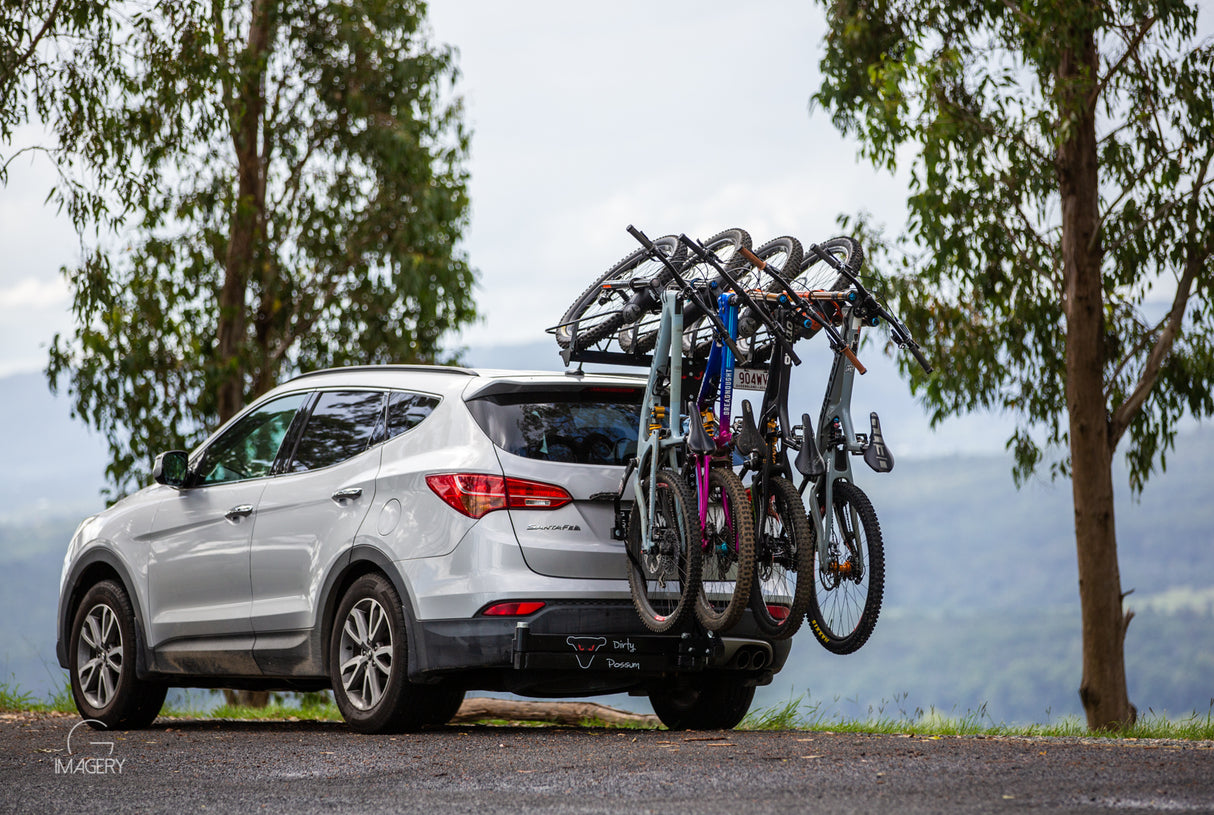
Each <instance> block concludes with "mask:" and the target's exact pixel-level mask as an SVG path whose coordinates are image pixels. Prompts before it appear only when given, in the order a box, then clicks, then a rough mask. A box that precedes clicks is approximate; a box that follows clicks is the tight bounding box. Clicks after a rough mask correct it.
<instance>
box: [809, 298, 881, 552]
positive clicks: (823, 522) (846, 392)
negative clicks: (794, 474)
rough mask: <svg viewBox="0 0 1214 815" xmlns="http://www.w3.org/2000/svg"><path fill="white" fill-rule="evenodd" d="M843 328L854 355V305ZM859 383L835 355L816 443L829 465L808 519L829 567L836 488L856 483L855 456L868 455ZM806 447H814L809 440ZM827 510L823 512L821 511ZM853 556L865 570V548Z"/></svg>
mask: <svg viewBox="0 0 1214 815" xmlns="http://www.w3.org/2000/svg"><path fill="white" fill-rule="evenodd" d="M842 312H843V325H842V327H841V330H840V332H839V333H840V334H841V335H842V337H843V342H844V343H845V344H846V345H847V347H849V348H850V349H851V350H852V352H853V353H854V352H855V351H856V350H858V348H859V346H860V330H861V328H862V326H863V323H862V321H861V319H860V317H859V316H857V314H856V313H855V312H856V310H855V308H854V307H853V306H851V305H845V306H843V307H842ZM855 380H856V366H855V365H853V364H852V363H851V361H850V360H849V359H848V358H847V357H846V356H844V355H843V354H841V353H836V354H835V361H834V364H832V365H831V369H830V378H829V379H828V380H827V383H826V395H825V396H824V397H823V399H822V412H821V414H819V416H818V436H817V439H816V440H813V441H812V443H815V444H817V445H818V452H819V453H821V454H822V458H823V459H824V460H825V462H826V473H825V474H824V475H822V476H821V477H819V478H818V479H816V481H815V482H814V487H813V489H812V490H811V491H810V495H809V496H808V498H809V500H808V509H809V512H808V515H809V519H810V521H811V522H812V523H813V525H814V532H815V533H816V534H817V536H818V554H819V559H818V562H819V563H822V564H825V563H829V562H830V561H829V554H830V545H831V532H832V531H833V530H834V523H835V516H834V497H835V496H834V485H835V481H836V480H838V479H843V480H846V481H853V482H854V479H853V478H852V467H851V456H852V455H859V454H861V453H863V452H864V450H865V444H864V443H863V442H861V441H860V439H859V438H858V437H857V436H856V429H855V425H854V424H853V423H852V418H851V396H852V386H853V385H854V384H855ZM835 419H838V420H839V426H840V428H841V430H842V432H843V449H836V447H837V444H836V443H833V442H835V440H836V439H837V436H836V435H835V433H834V431H833V425H834V420H835ZM802 443H803V444H810V443H811V440H810V439H805V440H803V442H802ZM819 506H821V507H824V508H825V511H824V512H819V510H818V507H819ZM852 515H853V518H852V528H853V529H854V528H857V527H858V526H859V523H860V521H859V517H858V516H857V515H856V512H855V510H854V509H853V510H852ZM853 555H854V556H855V557H856V558H857V559H858V561H859V566H860V568H861V569H865V568H866V567H867V564H865V563H864V547H862V546H860V547H856V551H855V552H854V553H853Z"/></svg>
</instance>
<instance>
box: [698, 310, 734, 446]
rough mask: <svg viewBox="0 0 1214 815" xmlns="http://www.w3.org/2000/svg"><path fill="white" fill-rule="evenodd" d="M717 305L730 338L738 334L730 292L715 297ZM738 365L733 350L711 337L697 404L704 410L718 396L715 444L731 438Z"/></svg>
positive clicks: (727, 441)
mask: <svg viewBox="0 0 1214 815" xmlns="http://www.w3.org/2000/svg"><path fill="white" fill-rule="evenodd" d="M717 309H718V313H719V314H720V317H721V322H722V323H723V324H724V325H725V330H726V331H727V332H728V334H729V337H730V339H733V340H736V339H737V338H738V304H737V301H736V300H735V299H734V298H733V296H732V295H730V294H722V295H720V296H719V297H718V298H717ZM736 367H737V359H736V358H735V357H734V354H733V351H732V350H731V349H730V348H729V346H728V345H726V344H725V343H723V342H720V341H719V340H714V341H713V343H712V348H711V350H710V351H709V352H708V363H707V364H706V365H705V366H704V376H703V378H701V380H700V392H699V395H698V396H697V398H696V407H697V408H698V409H699V410H704V409H705V408H707V407H708V404H709V403H710V402H711V401H712V399H713V397H714V396H715V397H717V436H716V440H717V444H718V446H724V445H727V444H729V442H730V440H731V439H732V438H733V431H732V430H731V429H730V421H731V414H732V410H733V374H734V369H735V368H736Z"/></svg>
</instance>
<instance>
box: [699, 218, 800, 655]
mask: <svg viewBox="0 0 1214 815" xmlns="http://www.w3.org/2000/svg"><path fill="white" fill-rule="evenodd" d="M680 240H684V241H686V239H685V236H680ZM789 241H791V242H789ZM686 245H687V247H688V249H689V250H690V254H691V255H702V256H703V259H704V261H705V262H707V263H709V264H710V265H711V264H712V263H713V261H712V259H711V258H708V257H706V256H704V255H703V252H702V249H701V248H698V247H697V246H696V245H694V244H693V243H692V242H690V241H686ZM759 251H760V252H762V253H763V254H764V255H765V256H767V257H777V256H778V257H781V258H785V259H787V258H793V259H794V260H796V261H797V262H798V263H799V260H800V252H801V249H800V244H799V243H798V242H796V241H795V240H792V239H787V240H785V239H777V241H775V242H769V243H768V244H765V245H764V247H761V248H760V250H759ZM719 271H720V274H721V276H722V277H723V278H724V279H725V282H726V284H727V286H728V288H729V289H731V291H727V292H723V293H721V294H720V295H719V296H718V308H719V315H720V317H721V321H722V322H723V323H724V324H725V326H726V330H727V331H728V333H729V335H730V336H731V337H735V338H736V337H737V335H738V323H739V314H740V313H746V314H748V315H749V317H750V319H752V321H753V324H754V325H755V326H758V325H762V326H763V327H764V328H765V330H766V331H767V332H768V335H769V337H771V338H772V339H773V341H774V342H776V344H777V345H778V354H777V355H776V356H777V358H778V359H779V360H781V361H782V362H783V363H784V364H785V365H786V366H787V368H791V366H792V365H794V364H799V363H800V359H799V358H798V357H797V354H796V352H795V351H794V350H793V342H794V334H793V332H792V331H791V330H789V329H790V327H789V326H787V325H786V323H787V322H788V321H786V320H782V319H779V318H773V316H772V314H771V313H770V310H769V307H768V305H767V304H766V303H765V302H763V301H762V300H756V299H755V296H754V295H756V294H759V292H752V291H751V287H752V285H753V284H754V283H756V282H757V280H755V279H753V278H749V277H747V278H735V277H734V276H733V275H732V274H731V273H730V272H729V271H728V270H726V269H720V270H719ZM684 336H685V342H684V347H685V348H688V349H689V350H690V351H691V352H692V353H693V356H692V359H693V360H695V356H694V354H695V352H697V351H699V350H700V349H702V348H703V347H704V343H702V342H701V341H700V340H699V338H698V337H696V336H695V329H694V328H693V329H688V330H686V331H685V332H684ZM688 338H689V339H688ZM708 347H709V351H708V356H707V361H706V363H705V364H704V365H703V370H702V373H701V377H700V391H699V395H698V397H697V399H696V402H695V404H694V405H693V407H694V408H695V409H697V410H698V411H699V412H701V415H702V417H703V424H704V425H705V428H706V432H707V434H708V435H710V436H712V437H713V441H714V442H715V448H716V449H715V451H714V453H713V454H711V455H715V460H714V464H715V467H714V469H713V470H712V472H713V473H719V474H720V475H719V476H717V479H718V481H719V482H722V483H728V484H731V485H732V486H731V489H733V490H734V491H735V492H736V493H737V496H738V497H737V498H736V499H734V500H732V501H731V502H730V505H731V506H732V507H733V508H734V515H735V516H736V515H738V514H740V513H742V512H744V513H745V514H746V515H747V516H749V520H750V521H751V523H750V524H746V525H747V526H753V527H754V536H755V543H754V544H753V555H752V556H751V557H749V558H744V556H743V551H742V547H741V545H739V546H738V547H737V550H736V551H735V550H731V549H730V548H729V547H728V546H726V545H725V544H723V543H714V545H713V546H707V545H706V547H705V550H704V574H703V577H702V580H703V583H704V588H703V589H702V591H701V593H700V597H701V603H702V606H701V607H698V608H697V612H698V613H699V612H700V611H701V608H702V607H703V606H704V605H709V604H711V605H712V606H714V607H715V610H716V614H717V617H718V619H719V620H720V624H721V625H722V627H728V626H730V625H733V624H734V623H736V622H737V620H738V619H740V618H741V616H742V614H743V612H744V609H745V606H746V605H747V599H748V598H755V600H756V602H755V603H754V604H753V609H754V617H755V620H756V622H757V623H758V624H759V625H760V627H761V628H762V629H763V630H764V631H765V633H767V634H768V635H769V636H772V637H774V638H784V637H788V636H792V634H793V633H795V631H796V629H797V628H798V627H799V626H800V621H801V619H802V618H803V617H804V615H805V610H806V607H807V604H808V589H807V588H805V587H802V588H801V589H800V590H798V589H797V588H796V586H797V578H796V575H797V574H798V573H801V574H809V573H810V572H809V568H808V565H809V563H810V560H809V558H810V546H811V542H810V541H811V539H810V534H809V531H808V521H807V519H806V513H805V509H804V507H803V506H802V504H801V497H800V495H799V493H798V492H797V490H796V487H794V486H793V483H792V481H791V480H790V479H787V478H783V477H782V476H780V475H778V474H777V472H776V471H775V470H774V469H773V468H772V467H771V466H770V465H767V464H760V463H759V462H768V461H770V457H769V456H768V450H769V448H771V449H774V443H773V444H769V443H768V442H767V441H765V440H764V439H763V438H762V437H760V435H759V434H758V431H757V430H756V429H755V427H754V420H753V417H752V416H751V413H750V405H749V404H747V403H743V417H744V418H743V420H742V422H741V423H740V425H739V428H740V433H739V435H734V433H733V431H732V422H731V420H730V419H731V416H730V411H731V405H732V402H733V388H734V373H735V365H734V362H735V360H734V355H733V353H731V352H730V350H729V349H728V348H727V347H725V345H724V344H723V343H722V342H719V341H717V342H712V343H711V344H710V345H709V346H708ZM693 364H694V363H693ZM777 378H779V377H777ZM782 381H783V382H784V394H783V395H784V399H783V404H785V405H786V404H787V381H788V377H787V371H786V370H785V372H784V373H783V377H782ZM714 399H715V400H717V401H718V407H717V410H716V412H715V413H714V412H713V410H712V403H713V401H714ZM784 413H787V410H785V411H784ZM785 426H787V424H786V425H785ZM693 432H694V428H693ZM700 446H701V447H703V448H705V449H706V448H707V447H708V446H709V445H708V444H706V443H705V444H701V445H700ZM731 448H732V449H731ZM735 452H736V453H737V455H738V456H739V457H741V460H742V461H743V462H744V465H743V466H744V469H743V471H742V473H741V474H737V473H735V472H734V470H733V461H732V454H733V453H735ZM704 458H705V459H706V458H708V457H707V456H705V457H704ZM747 462H749V466H750V467H751V468H752V469H754V470H756V472H757V473H758V475H757V476H756V478H755V479H754V480H753V483H752V484H751V488H750V489H749V490H745V487H744V482H743V481H742V476H744V475H745V473H746V469H745V467H746V466H747V464H746V463H747ZM696 466H697V467H705V468H706V467H707V466H708V465H707V463H705V462H703V461H702V459H700V458H696ZM698 472H699V471H698ZM744 490H745V491H744ZM743 497H745V499H746V500H745V502H743V500H742V498H743ZM734 523H735V525H737V526H738V527H742V526H743V524H742V523H741V521H735V522H734ZM746 554H747V555H749V554H750V552H746ZM714 572H715V574H714ZM714 578H715V581H716V582H714ZM731 579H732V580H733V581H734V582H733V583H730V582H729V581H730V580H731ZM717 585H724V587H725V588H724V590H718V591H713V590H712V589H713V588H714V587H715V586H717ZM730 588H732V590H733V591H732V595H730V593H729V589H730ZM700 619H701V621H702V622H705V624H706V625H707V622H706V620H705V616H704V615H703V614H700Z"/></svg>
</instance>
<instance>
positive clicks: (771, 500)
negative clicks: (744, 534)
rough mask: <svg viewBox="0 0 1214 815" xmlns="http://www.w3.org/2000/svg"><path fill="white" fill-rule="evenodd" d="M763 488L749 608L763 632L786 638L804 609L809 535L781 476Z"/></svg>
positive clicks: (809, 580) (800, 507)
mask: <svg viewBox="0 0 1214 815" xmlns="http://www.w3.org/2000/svg"><path fill="white" fill-rule="evenodd" d="M767 486H768V490H769V491H770V495H769V496H768V500H767V507H766V508H765V509H762V510H761V511H760V512H759V519H758V522H757V524H756V533H757V534H756V542H755V587H754V591H753V593H752V595H751V598H750V599H751V609H752V611H753V612H754V618H755V622H756V623H757V624H758V626H759V628H760V629H761V630H762V631H763V633H764V634H766V635H767V636H769V637H772V638H774V639H786V638H788V637H791V636H792V635H793V634H795V633H797V630H798V629H799V628H800V627H801V620H802V619H803V618H804V617H805V612H806V609H808V608H809V597H810V594H811V593H812V592H813V580H814V578H813V574H814V572H813V563H814V560H813V558H814V552H813V544H814V541H813V532H812V527H811V526H810V525H809V519H808V518H807V517H806V515H805V505H804V504H802V503H801V494H800V493H799V492H797V488H796V486H795V485H794V484H793V483H792V482H791V481H789V480H788V479H787V478H784V477H782V476H776V477H775V478H772V479H770V480H769V481H768V485H767ZM753 491H755V488H753V487H752V492H753ZM756 500H757V498H756Z"/></svg>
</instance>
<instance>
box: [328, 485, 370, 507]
mask: <svg viewBox="0 0 1214 815" xmlns="http://www.w3.org/2000/svg"><path fill="white" fill-rule="evenodd" d="M362 494H363V488H362V487H347V488H346V489H344V490H338V491H337V492H335V493H333V494H332V495H330V496H329V497H330V498H332V499H333V500H334V501H336V502H337V503H339V504H344V503H345V502H346V501H353V500H355V499H357V498H361V497H362Z"/></svg>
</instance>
